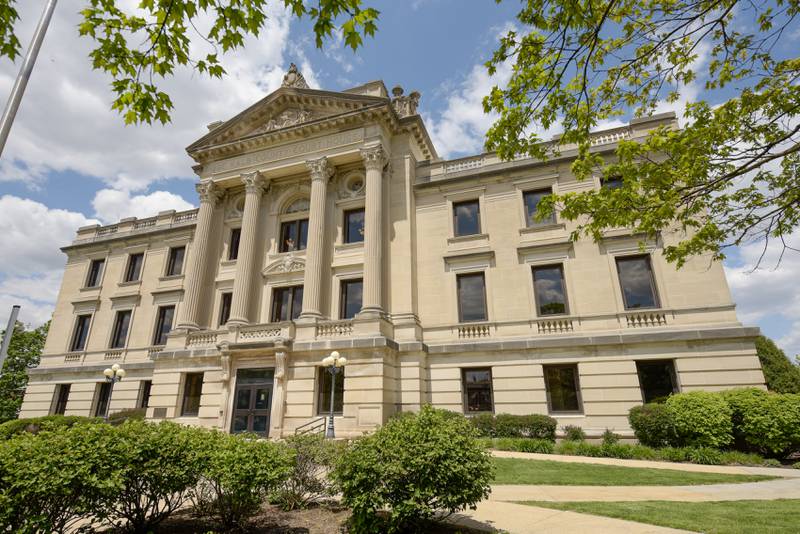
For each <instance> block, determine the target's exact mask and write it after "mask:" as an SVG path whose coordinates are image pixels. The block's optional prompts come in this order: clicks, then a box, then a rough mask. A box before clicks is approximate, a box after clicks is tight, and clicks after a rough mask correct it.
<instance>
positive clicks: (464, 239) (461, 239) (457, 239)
mask: <svg viewBox="0 0 800 534" xmlns="http://www.w3.org/2000/svg"><path fill="white" fill-rule="evenodd" d="M488 240H489V234H470V235H458V236H454V237H448V238H447V244H448V245H455V244H457V243H469V242H471V241H488Z"/></svg>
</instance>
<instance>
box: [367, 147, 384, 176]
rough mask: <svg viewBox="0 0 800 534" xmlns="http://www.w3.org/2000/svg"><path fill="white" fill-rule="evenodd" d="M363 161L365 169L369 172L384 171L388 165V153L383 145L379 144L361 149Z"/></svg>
mask: <svg viewBox="0 0 800 534" xmlns="http://www.w3.org/2000/svg"><path fill="white" fill-rule="evenodd" d="M361 159H362V160H364V167H365V168H366V169H367V170H368V171H369V170H378V171H380V170H382V169H383V166H384V165H385V164H386V152H385V151H384V150H383V145H382V144H380V143H378V144H377V145H372V146H368V147H364V148H362V149H361Z"/></svg>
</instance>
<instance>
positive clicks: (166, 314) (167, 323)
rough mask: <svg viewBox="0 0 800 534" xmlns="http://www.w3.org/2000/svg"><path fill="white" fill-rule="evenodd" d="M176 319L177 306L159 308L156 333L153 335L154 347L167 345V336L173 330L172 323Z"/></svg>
mask: <svg viewBox="0 0 800 534" xmlns="http://www.w3.org/2000/svg"><path fill="white" fill-rule="evenodd" d="M174 318H175V306H174V305H172V306H159V308H158V318H157V319H156V331H155V334H154V335H153V345H166V344H167V335H168V334H169V333H170V331H171V330H172V321H173V319H174Z"/></svg>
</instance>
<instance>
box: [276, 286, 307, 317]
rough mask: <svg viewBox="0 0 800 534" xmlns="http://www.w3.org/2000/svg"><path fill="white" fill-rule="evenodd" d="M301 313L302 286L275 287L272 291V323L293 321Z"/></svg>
mask: <svg viewBox="0 0 800 534" xmlns="http://www.w3.org/2000/svg"><path fill="white" fill-rule="evenodd" d="M301 311H303V286H292V287H276V288H275V289H273V290H272V317H271V319H270V320H271V321H272V322H273V323H279V322H281V321H293V320H295V319H297V318H298V317H300V312H301Z"/></svg>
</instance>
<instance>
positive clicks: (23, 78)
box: [0, 0, 56, 156]
mask: <svg viewBox="0 0 800 534" xmlns="http://www.w3.org/2000/svg"><path fill="white" fill-rule="evenodd" d="M55 8H56V0H47V4H46V5H45V6H44V11H42V17H41V18H40V19H39V24H37V25H36V31H35V32H34V33H33V40H32V41H31V46H30V48H28V53H27V54H25V60H24V61H23V62H22V67H21V68H20V69H19V74H18V75H17V81H15V82H14V88H13V89H11V94H10V95H9V97H8V102H7V103H6V109H5V111H3V118H2V119H0V156H2V155H3V149H4V148H5V147H6V140H7V139H8V133H9V132H10V131H11V125H12V124H13V123H14V117H16V116H17V109H19V103H20V101H22V95H23V94H24V93H25V87H27V85H28V80H29V79H30V77H31V72H32V71H33V65H34V63H36V56H37V55H39V49H40V48H41V47H42V40H43V39H44V34H45V33H46V32H47V27H48V26H49V25H50V19H51V18H53V10H54V9H55Z"/></svg>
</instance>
